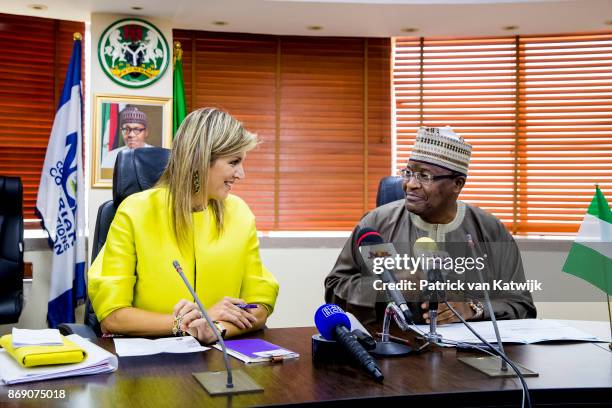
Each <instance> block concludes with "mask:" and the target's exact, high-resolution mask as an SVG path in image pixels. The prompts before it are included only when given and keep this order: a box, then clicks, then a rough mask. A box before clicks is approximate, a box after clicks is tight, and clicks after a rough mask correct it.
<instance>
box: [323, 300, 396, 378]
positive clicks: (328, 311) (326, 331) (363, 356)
mask: <svg viewBox="0 0 612 408" xmlns="http://www.w3.org/2000/svg"><path fill="white" fill-rule="evenodd" d="M314 320H315V325H316V326H317V329H318V330H319V333H321V335H322V336H323V337H324V338H325V339H327V340H336V341H337V342H338V343H340V344H341V345H342V347H343V348H344V349H345V350H346V351H347V352H348V354H349V355H350V356H351V357H352V358H353V359H354V360H355V361H357V362H358V363H359V365H360V366H361V367H362V368H363V369H364V370H365V371H366V372H367V373H368V374H370V375H371V376H372V377H374V378H375V379H376V381H380V382H382V381H383V379H384V378H385V377H384V376H383V373H382V372H381V371H380V368H378V365H377V364H376V360H374V358H373V357H372V356H371V355H370V354H369V353H368V352H367V351H366V350H365V349H364V348H363V346H362V345H361V344H360V343H359V341H357V339H356V338H355V336H354V335H353V334H352V333H351V332H350V329H351V321H350V320H349V318H348V316H347V315H346V313H344V310H342V308H341V307H340V306H338V305H334V304H325V305H323V306H321V307H319V308H318V309H317V311H316V312H315V316H314Z"/></svg>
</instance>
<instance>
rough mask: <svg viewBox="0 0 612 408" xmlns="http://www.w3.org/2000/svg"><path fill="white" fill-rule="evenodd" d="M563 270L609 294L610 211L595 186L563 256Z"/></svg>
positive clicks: (611, 280)
mask: <svg viewBox="0 0 612 408" xmlns="http://www.w3.org/2000/svg"><path fill="white" fill-rule="evenodd" d="M563 271H564V272H567V273H570V274H572V275H575V276H577V277H579V278H582V279H584V280H586V281H588V282H590V283H592V284H593V285H595V286H597V287H598V288H599V289H601V290H603V291H604V292H605V293H607V294H608V295H612V211H610V207H609V205H608V202H607V201H606V197H604V195H603V193H602V192H601V190H600V189H599V186H597V187H596V191H595V196H594V197H593V201H591V205H590V206H589V209H588V210H587V214H586V216H585V217H584V220H583V221H582V225H581V226H580V230H579V231H578V236H577V237H576V240H575V241H574V244H573V245H572V247H571V249H570V251H569V254H568V255H567V260H566V261H565V265H563Z"/></svg>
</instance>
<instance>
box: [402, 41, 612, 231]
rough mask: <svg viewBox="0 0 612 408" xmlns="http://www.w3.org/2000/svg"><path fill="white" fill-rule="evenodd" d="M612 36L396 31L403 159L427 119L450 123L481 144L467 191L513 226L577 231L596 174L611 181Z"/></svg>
mask: <svg viewBox="0 0 612 408" xmlns="http://www.w3.org/2000/svg"><path fill="white" fill-rule="evenodd" d="M421 41H422V46H421V44H420V42H421ZM611 42H612V35H610V34H594V35H563V36H530V37H502V38H499V37H495V38H437V39H427V38H425V39H422V40H420V39H416V38H397V39H395V47H394V65H393V91H394V97H395V101H396V105H395V108H396V112H397V113H396V143H397V152H396V157H395V160H396V162H397V167H398V168H401V167H403V166H405V164H406V161H407V159H408V157H409V154H410V151H411V149H412V145H413V143H414V138H415V135H416V131H417V129H418V127H419V126H445V125H451V126H452V127H453V129H454V130H455V131H456V132H457V133H458V134H460V135H461V136H463V137H464V138H465V139H466V140H467V141H468V142H469V143H470V144H472V146H473V152H472V161H471V163H470V172H469V175H468V180H467V184H466V186H465V188H464V189H463V192H462V194H461V196H460V198H461V199H463V200H465V201H467V202H470V203H472V204H475V205H478V206H479V207H481V208H483V209H486V210H488V211H489V212H491V213H493V214H495V215H496V216H498V217H499V218H500V219H501V220H502V221H503V222H504V223H505V224H506V226H507V227H508V228H509V229H510V230H511V231H512V232H513V233H519V234H525V233H530V234H533V233H574V232H576V231H577V230H578V227H579V224H580V221H581V220H582V218H583V216H584V214H585V212H586V208H587V206H588V203H589V202H590V200H591V198H592V196H593V192H594V188H593V185H594V183H596V182H597V183H599V184H600V186H601V187H602V189H603V190H604V192H606V191H610V189H611V188H612V185H611V184H612V164H611V163H612V116H611V115H610V112H612V110H611V108H612V47H611Z"/></svg>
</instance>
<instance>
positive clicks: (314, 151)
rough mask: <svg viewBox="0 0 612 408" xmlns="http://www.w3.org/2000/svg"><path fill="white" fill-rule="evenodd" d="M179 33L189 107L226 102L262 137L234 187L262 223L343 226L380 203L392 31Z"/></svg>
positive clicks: (387, 157)
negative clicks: (371, 34)
mask: <svg viewBox="0 0 612 408" xmlns="http://www.w3.org/2000/svg"><path fill="white" fill-rule="evenodd" d="M174 38H175V40H178V41H181V44H182V47H183V50H184V54H183V58H184V76H185V87H186V90H187V89H190V90H191V92H192V93H191V94H189V95H191V100H192V101H193V104H192V106H193V109H196V108H199V107H203V106H217V107H220V108H222V109H225V110H227V111H228V112H230V113H231V114H232V115H234V116H236V117H237V118H238V119H240V120H242V121H243V122H244V123H245V125H246V127H247V128H248V129H249V130H251V131H254V132H256V133H257V134H258V135H259V136H260V138H261V139H262V143H261V144H260V146H258V148H257V149H256V150H255V151H253V152H251V153H249V154H248V156H247V161H246V166H245V167H246V172H247V175H246V180H244V181H243V182H240V183H237V184H236V187H235V193H236V194H237V195H239V196H240V197H242V198H243V199H244V200H245V201H246V202H247V203H248V204H249V206H250V207H251V209H252V210H253V212H254V213H255V215H256V217H257V227H258V228H259V229H261V230H347V229H350V228H352V227H353V226H354V225H355V224H356V223H357V221H359V219H360V217H361V216H362V215H363V213H364V211H366V210H368V209H369V208H373V207H374V206H375V197H376V187H377V184H378V181H379V180H380V178H382V177H384V176H385V175H387V174H388V173H389V169H390V167H391V166H390V162H391V137H390V130H391V129H390V62H391V61H390V49H391V46H390V41H389V40H388V39H367V40H366V39H362V38H326V37H293V36H266V35H250V34H227V33H211V32H201V31H186V30H175V31H174ZM193 41H195V45H194V43H193ZM193 53H195V55H191V54H193ZM187 98H188V104H189V103H190V102H189V98H190V97H189V96H188V97H187ZM366 109H367V112H368V114H367V118H366V117H365V114H364V112H366Z"/></svg>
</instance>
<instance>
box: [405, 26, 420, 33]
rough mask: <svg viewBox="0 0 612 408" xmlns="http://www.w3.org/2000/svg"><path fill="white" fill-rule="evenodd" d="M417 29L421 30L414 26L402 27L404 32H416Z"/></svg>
mask: <svg viewBox="0 0 612 408" xmlns="http://www.w3.org/2000/svg"><path fill="white" fill-rule="evenodd" d="M417 31H419V29H418V28H414V27H404V28H402V32H403V33H415V32H417Z"/></svg>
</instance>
